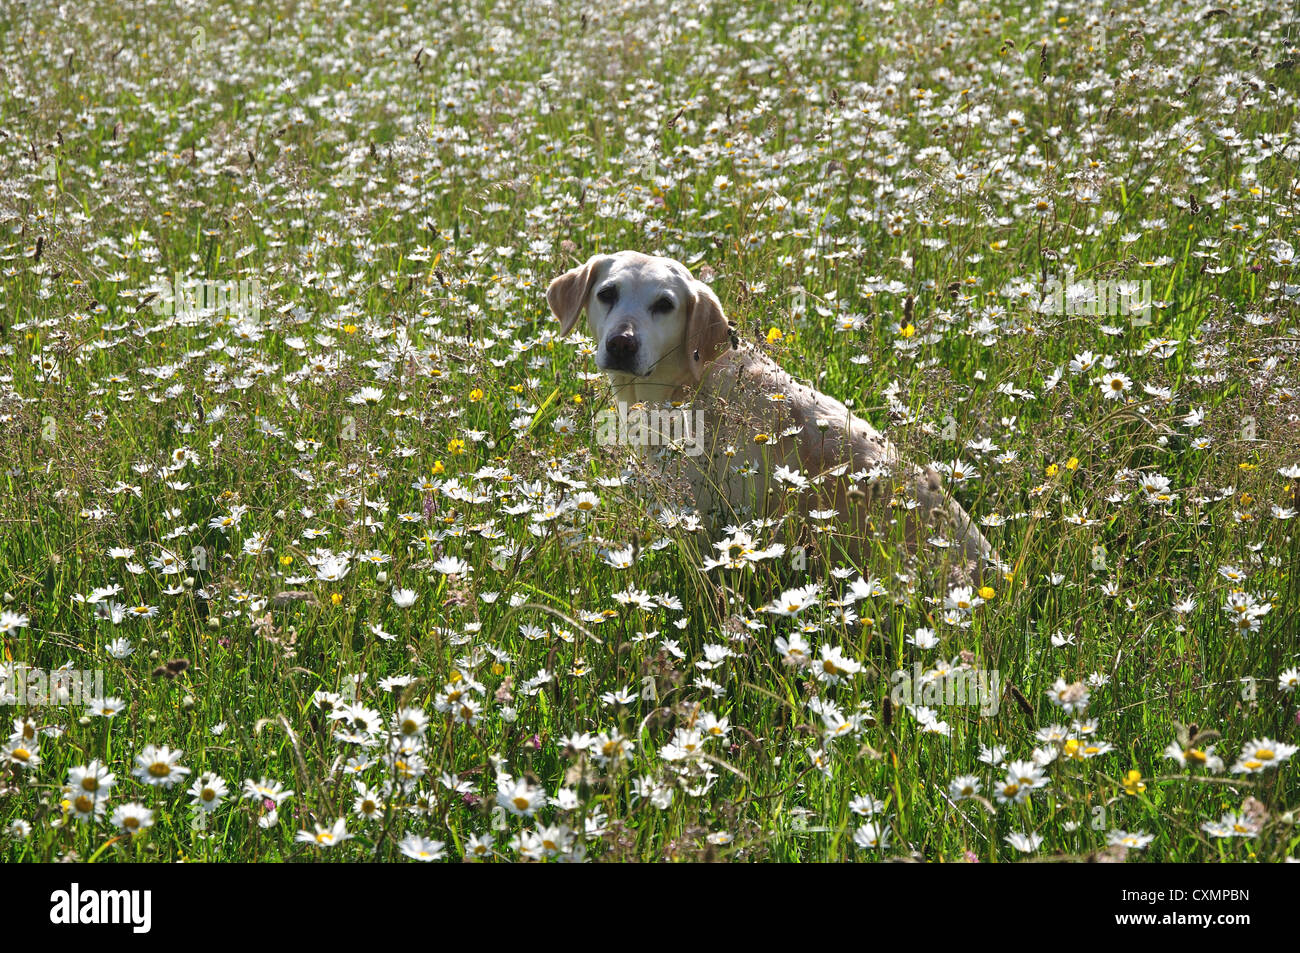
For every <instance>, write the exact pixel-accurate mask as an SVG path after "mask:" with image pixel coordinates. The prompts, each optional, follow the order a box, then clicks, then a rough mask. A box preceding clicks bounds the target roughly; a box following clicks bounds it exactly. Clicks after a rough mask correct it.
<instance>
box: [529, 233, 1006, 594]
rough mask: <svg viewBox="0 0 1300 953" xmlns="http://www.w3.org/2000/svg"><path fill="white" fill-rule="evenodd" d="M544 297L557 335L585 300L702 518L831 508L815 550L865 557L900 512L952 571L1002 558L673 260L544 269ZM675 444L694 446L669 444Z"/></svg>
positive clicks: (614, 258) (909, 540) (927, 473)
mask: <svg viewBox="0 0 1300 953" xmlns="http://www.w3.org/2000/svg"><path fill="white" fill-rule="evenodd" d="M546 300H547V304H548V305H549V306H550V310H551V312H552V313H553V314H554V315H555V317H556V318H557V319H558V320H559V322H560V335H561V337H564V336H567V335H568V334H569V333H570V332H572V331H573V329H574V327H575V326H576V325H577V322H578V318H579V316H580V315H581V314H582V312H583V311H584V310H585V311H586V313H587V320H588V326H589V329H590V331H591V335H592V338H593V339H594V340H595V342H596V366H597V367H598V368H599V369H600V370H602V371H604V372H605V374H606V376H607V377H608V378H609V383H610V386H611V387H612V389H613V394H614V399H615V401H616V402H617V404H618V406H619V408H620V414H628V416H629V419H634V420H636V419H639V421H640V423H642V424H645V423H646V421H647V420H648V421H649V425H648V429H649V431H650V433H649V438H650V439H648V440H646V439H643V440H641V441H637V442H641V443H643V444H645V443H649V444H652V445H658V446H659V452H658V454H657V456H658V457H659V458H660V459H661V461H662V460H663V459H665V458H668V459H669V460H672V459H673V458H675V461H674V462H675V463H676V465H677V468H678V469H679V471H680V472H681V474H682V476H683V477H684V479H685V482H686V484H687V485H688V486H689V491H690V494H691V495H692V496H693V502H694V504H695V507H696V509H697V511H698V512H699V514H700V515H701V516H702V517H703V518H704V520H705V522H706V524H707V525H709V526H711V527H716V526H717V525H718V524H719V523H720V522H721V521H730V522H732V523H740V522H742V521H744V520H745V519H746V518H749V519H771V518H775V517H777V516H780V515H782V514H783V513H790V512H793V511H796V510H797V511H798V512H799V513H800V514H801V515H802V516H803V517H805V518H809V517H815V519H812V521H811V522H812V523H815V524H818V525H824V522H825V518H826V517H827V515H828V512H829V511H832V510H833V511H834V513H833V516H832V520H833V523H834V530H833V531H832V532H830V533H823V534H821V535H823V537H826V536H829V540H826V539H823V542H824V543H825V546H824V547H823V548H825V549H829V550H830V552H829V553H825V554H824V555H828V556H834V555H837V553H836V550H838V551H839V553H842V554H843V555H846V556H848V557H849V558H850V559H851V560H853V561H854V562H855V563H858V564H859V565H860V564H861V561H862V560H864V559H865V556H866V554H867V551H868V550H869V549H870V547H871V546H873V545H884V544H885V543H886V542H887V541H888V538H889V531H890V528H891V526H897V524H898V523H900V522H901V524H902V536H903V542H904V543H905V545H906V547H907V549H908V551H909V552H910V553H913V554H915V553H916V551H917V549H918V546H919V544H920V540H921V536H922V533H923V532H924V531H928V532H930V533H932V534H936V536H935V537H934V538H933V539H932V542H935V543H936V545H937V546H939V547H940V548H943V547H944V546H945V545H946V546H947V548H948V549H950V550H951V554H952V555H953V556H955V557H957V558H956V559H955V560H953V561H950V569H952V570H954V573H955V574H956V575H955V577H956V578H964V579H970V578H974V577H976V576H978V575H979V573H980V572H981V571H982V570H983V569H985V568H986V567H987V566H989V565H997V560H996V557H995V556H994V555H993V551H992V549H991V548H990V546H989V544H988V541H987V540H985V538H984V537H983V535H982V534H981V533H980V532H979V530H978V529H977V528H976V526H975V525H974V523H973V522H972V521H971V519H970V517H969V516H968V515H967V514H966V512H965V510H963V509H962V507H961V505H960V504H958V503H957V502H956V501H955V500H953V499H952V498H951V497H949V496H948V494H947V493H946V492H945V491H944V489H943V484H942V480H941V478H940V476H939V474H938V473H936V472H935V471H934V470H933V469H931V468H925V469H922V468H920V467H917V466H912V465H904V464H903V462H902V461H901V460H900V459H899V455H898V453H897V451H896V450H895V448H894V446H893V445H892V444H891V443H890V442H889V441H888V440H887V439H886V438H885V437H884V435H883V434H881V433H879V432H878V431H877V430H876V429H875V428H874V427H872V426H871V424H870V423H868V422H867V421H866V420H863V419H862V418H861V417H857V416H855V415H854V414H853V413H852V411H850V410H849V409H848V408H847V407H846V406H845V405H844V404H843V403H841V402H840V401H838V400H836V399H835V398H833V397H830V396H828V395H826V394H823V393H821V392H819V391H817V390H816V389H814V388H812V387H808V386H805V385H803V384H801V383H799V382H798V381H796V380H795V379H794V378H793V377H791V376H790V375H789V374H787V373H786V372H785V371H783V370H782V369H781V368H780V367H779V366H778V365H777V364H776V362H775V361H773V360H772V359H771V358H770V357H768V356H767V354H765V353H764V352H763V351H762V350H760V349H759V348H757V347H754V346H752V345H750V344H748V343H742V342H741V341H740V340H739V339H738V337H737V335H736V333H735V331H734V329H733V328H732V327H731V325H730V323H729V322H728V321H727V318H726V316H725V315H724V313H723V310H722V304H721V302H720V301H719V300H718V297H717V295H715V294H714V292H713V290H712V289H711V288H710V287H709V286H708V285H707V284H705V283H704V282H702V281H699V280H697V279H696V278H694V277H693V276H692V275H691V272H690V271H689V270H688V269H687V268H686V266H685V265H683V264H682V263H681V262H678V261H675V260H673V259H671V258H661V257H656V256H651V255H643V254H641V253H639V252H634V251H622V252H618V253H617V254H612V255H595V256H593V257H592V258H590V259H588V260H587V262H586V263H585V264H583V265H580V266H578V267H576V268H573V269H572V270H570V271H567V272H565V273H564V274H562V275H560V276H559V277H558V278H555V279H554V280H553V281H551V283H550V285H549V286H548V287H547V289H546ZM627 408H631V411H630V412H629V411H628V410H627ZM661 408H662V412H660V409H661ZM638 415H639V418H638ZM678 415H680V416H678ZM669 430H671V431H672V433H667V431H669ZM656 431H658V432H656ZM641 436H643V437H645V436H646V434H645V433H644V432H642V434H641ZM683 437H686V440H685V441H684V440H683V439H682V438H683ZM660 438H663V439H660ZM684 443H687V444H689V446H690V447H691V448H693V449H695V450H696V451H697V452H695V453H691V452H690V451H689V450H688V451H687V452H686V453H680V452H679V453H676V454H674V453H672V452H671V451H672V449H673V448H674V447H676V449H678V450H681V449H682V445H683V444H684ZM670 472H671V471H670ZM891 513H892V514H893V515H892V518H891V515H890V514H891Z"/></svg>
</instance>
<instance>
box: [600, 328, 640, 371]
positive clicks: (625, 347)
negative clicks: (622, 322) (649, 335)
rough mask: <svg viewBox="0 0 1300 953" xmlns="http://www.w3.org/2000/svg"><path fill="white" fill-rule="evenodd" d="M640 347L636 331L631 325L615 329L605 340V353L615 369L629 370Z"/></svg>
mask: <svg viewBox="0 0 1300 953" xmlns="http://www.w3.org/2000/svg"><path fill="white" fill-rule="evenodd" d="M640 346H641V342H640V341H638V340H637V336H636V331H635V330H634V329H633V328H632V326H631V325H626V326H624V327H621V328H617V329H615V330H614V332H613V333H611V334H610V336H609V337H607V338H605V353H606V354H607V355H609V360H610V363H611V364H612V365H613V366H614V367H616V368H624V369H630V368H631V367H632V364H633V362H634V361H635V360H636V352H637V349H638V348H640Z"/></svg>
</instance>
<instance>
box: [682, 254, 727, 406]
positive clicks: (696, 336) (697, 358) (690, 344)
mask: <svg viewBox="0 0 1300 953" xmlns="http://www.w3.org/2000/svg"><path fill="white" fill-rule="evenodd" d="M691 290H692V292H693V294H692V295H691V300H690V304H689V306H688V307H689V310H688V311H687V313H686V361H687V363H688V364H690V366H691V374H692V375H693V376H694V377H695V380H696V381H698V380H699V379H700V377H701V375H703V373H704V368H705V367H706V366H707V365H708V364H709V362H710V361H712V360H713V359H714V358H716V357H717V356H718V355H719V354H721V353H722V351H723V349H724V348H726V346H727V344H728V343H729V342H730V340H731V326H730V325H729V324H727V318H726V315H724V314H723V313H722V302H721V301H719V300H718V296H717V295H715V294H714V293H713V289H712V288H710V287H709V286H708V285H706V284H705V283H704V282H702V281H700V280H698V279H691Z"/></svg>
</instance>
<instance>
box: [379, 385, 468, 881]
mask: <svg viewBox="0 0 1300 953" xmlns="http://www.w3.org/2000/svg"><path fill="white" fill-rule="evenodd" d="M480 393H481V392H480ZM397 847H398V849H399V850H400V851H401V852H402V854H403V856H406V857H410V858H411V859H412V860H419V861H422V862H425V863H427V862H429V861H433V860H442V858H443V857H445V856H447V850H446V848H447V845H446V844H445V843H443V842H442V841H440V840H431V839H429V838H427V837H420V836H419V835H417V834H407V835H406V836H405V837H404V838H402V841H401V843H399V844H398V845H397Z"/></svg>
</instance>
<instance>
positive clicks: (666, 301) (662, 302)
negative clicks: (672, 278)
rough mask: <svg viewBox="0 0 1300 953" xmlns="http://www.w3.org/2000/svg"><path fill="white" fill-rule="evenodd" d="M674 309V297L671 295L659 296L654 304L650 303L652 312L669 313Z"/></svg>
mask: <svg viewBox="0 0 1300 953" xmlns="http://www.w3.org/2000/svg"><path fill="white" fill-rule="evenodd" d="M672 309H673V299H672V298H669V297H666V296H665V297H663V298H659V299H658V300H657V301H655V303H654V304H652V305H650V312H651V313H652V314H667V313H668V312H669V311H671V310H672Z"/></svg>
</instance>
